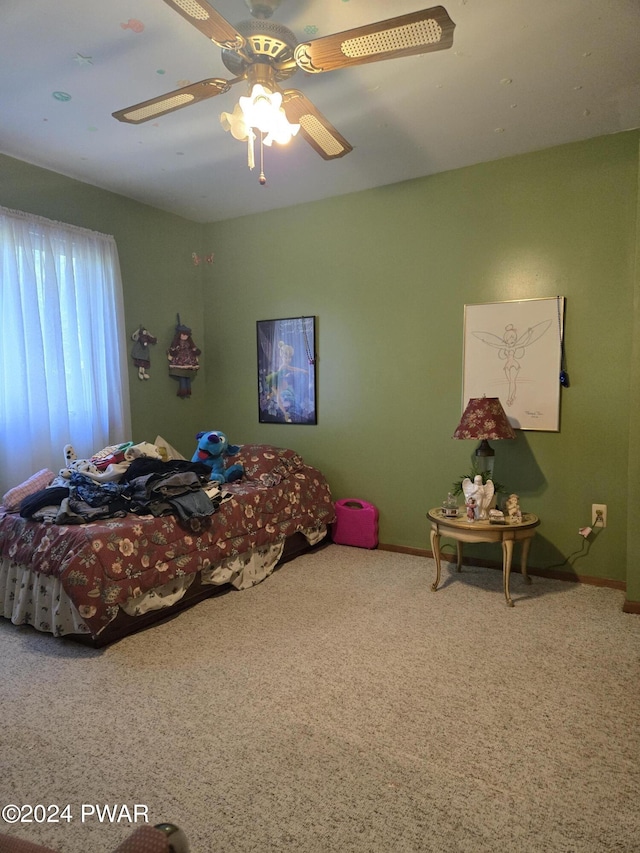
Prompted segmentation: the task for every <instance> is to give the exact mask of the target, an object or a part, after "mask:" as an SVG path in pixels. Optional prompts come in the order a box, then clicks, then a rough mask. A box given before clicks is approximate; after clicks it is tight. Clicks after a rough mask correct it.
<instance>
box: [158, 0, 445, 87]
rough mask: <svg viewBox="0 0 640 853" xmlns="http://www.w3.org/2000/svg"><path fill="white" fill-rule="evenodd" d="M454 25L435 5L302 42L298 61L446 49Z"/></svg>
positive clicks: (323, 66)
mask: <svg viewBox="0 0 640 853" xmlns="http://www.w3.org/2000/svg"><path fill="white" fill-rule="evenodd" d="M165 2H166V0H165ZM454 29H455V24H454V23H453V21H452V20H451V18H450V17H449V15H448V13H447V10H446V9H445V8H444V7H443V6H434V7H433V8H432V9H423V10H422V11H421V12H410V13H409V14H408V15H399V16H398V17H397V18H388V19H387V20H386V21H378V23H377V24H368V25H366V26H363V27H355V28H354V29H352V30H345V31H344V32H342V33H335V34H334V35H330V36H323V37H321V38H318V39H313V41H310V42H306V43H303V44H299V45H298V46H297V47H296V50H295V61H296V63H297V65H298V66H299V67H300V68H302V69H303V70H304V71H309V72H310V73H312V74H317V73H320V72H322V71H333V70H334V69H336V68H346V67H348V66H350V65H362V64H364V63H365V62H379V61H380V60H382V59H395V58H396V57H399V56H412V55H413V54H417V53H429V52H430V51H433V50H446V49H447V48H449V47H451V45H452V44H453V30H454Z"/></svg>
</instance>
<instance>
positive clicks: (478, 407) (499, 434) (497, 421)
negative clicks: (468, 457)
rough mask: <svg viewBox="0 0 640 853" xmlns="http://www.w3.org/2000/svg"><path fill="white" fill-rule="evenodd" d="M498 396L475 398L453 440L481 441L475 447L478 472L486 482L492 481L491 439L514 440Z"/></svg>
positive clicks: (462, 418)
mask: <svg viewBox="0 0 640 853" xmlns="http://www.w3.org/2000/svg"><path fill="white" fill-rule="evenodd" d="M515 437H516V434H515V432H514V431H513V427H512V426H511V424H510V423H509V419H508V418H507V416H506V414H505V411H504V409H503V408H502V405H501V403H500V400H499V399H498V397H472V398H471V399H470V400H469V402H468V403H467V408H466V409H465V410H464V412H463V413H462V417H461V418H460V423H459V424H458V426H457V428H456V431H455V432H454V434H453V438H475V439H477V440H479V441H480V444H479V445H478V447H477V448H476V469H477V470H478V473H480V474H483V475H484V477H483V480H486V479H493V464H494V457H495V451H494V449H493V447H491V445H490V444H489V439H491V440H492V441H493V440H494V439H502V438H515Z"/></svg>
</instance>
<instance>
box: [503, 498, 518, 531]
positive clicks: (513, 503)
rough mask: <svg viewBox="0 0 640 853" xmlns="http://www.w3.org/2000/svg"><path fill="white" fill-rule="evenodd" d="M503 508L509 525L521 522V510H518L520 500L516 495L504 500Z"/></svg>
mask: <svg viewBox="0 0 640 853" xmlns="http://www.w3.org/2000/svg"><path fill="white" fill-rule="evenodd" d="M504 508H505V511H506V514H507V521H508V522H509V524H520V523H521V521H522V510H521V509H520V499H519V497H518V495H509V497H508V498H507V499H506V501H505V504H504Z"/></svg>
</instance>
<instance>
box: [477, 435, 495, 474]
mask: <svg viewBox="0 0 640 853" xmlns="http://www.w3.org/2000/svg"><path fill="white" fill-rule="evenodd" d="M495 458H496V452H495V450H494V449H493V447H491V445H490V444H489V442H488V441H487V439H486V438H483V439H482V441H481V442H480V444H479V445H478V446H477V448H476V469H477V470H478V472H479V473H480V474H482V475H483V480H492V479H493V466H494V463H495Z"/></svg>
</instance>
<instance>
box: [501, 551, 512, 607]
mask: <svg viewBox="0 0 640 853" xmlns="http://www.w3.org/2000/svg"><path fill="white" fill-rule="evenodd" d="M512 558H513V539H503V540H502V579H503V583H504V597H505V598H506V599H507V604H508V605H509V607H513V601H512V600H511V595H510V594H509V578H510V577H511V560H512Z"/></svg>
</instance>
